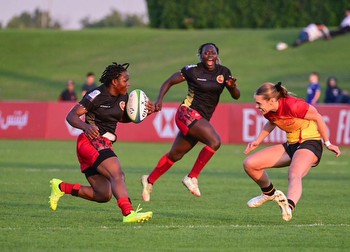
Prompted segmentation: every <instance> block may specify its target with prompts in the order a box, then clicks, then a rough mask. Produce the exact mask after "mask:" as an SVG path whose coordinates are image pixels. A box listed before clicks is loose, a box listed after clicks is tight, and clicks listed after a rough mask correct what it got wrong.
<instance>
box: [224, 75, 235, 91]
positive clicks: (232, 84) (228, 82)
mask: <svg viewBox="0 0 350 252" xmlns="http://www.w3.org/2000/svg"><path fill="white" fill-rule="evenodd" d="M236 81H237V79H236V78H233V77H232V76H230V77H229V79H228V80H226V85H227V86H228V87H229V88H236V87H237V83H236Z"/></svg>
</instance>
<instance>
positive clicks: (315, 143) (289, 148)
mask: <svg viewBox="0 0 350 252" xmlns="http://www.w3.org/2000/svg"><path fill="white" fill-rule="evenodd" d="M283 147H284V149H285V150H286V152H287V154H288V156H289V157H290V159H292V158H293V155H294V153H295V152H296V151H297V150H300V149H308V150H310V151H312V152H313V153H314V154H315V155H316V157H317V158H318V160H317V162H316V163H315V164H314V165H313V166H317V165H318V164H319V163H320V161H321V157H322V151H323V146H322V141H321V140H306V141H304V142H302V143H295V144H289V143H288V142H286V143H284V144H283Z"/></svg>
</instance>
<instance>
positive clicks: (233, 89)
mask: <svg viewBox="0 0 350 252" xmlns="http://www.w3.org/2000/svg"><path fill="white" fill-rule="evenodd" d="M236 81H237V79H235V78H233V77H232V76H230V77H229V79H228V80H226V88H227V90H228V91H229V92H230V95H231V97H232V98H233V99H235V100H238V99H239V97H241V91H240V90H239V88H238V86H237V82H236Z"/></svg>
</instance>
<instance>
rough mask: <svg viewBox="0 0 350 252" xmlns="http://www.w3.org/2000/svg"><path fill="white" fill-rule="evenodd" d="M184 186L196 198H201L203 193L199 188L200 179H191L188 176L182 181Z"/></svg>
mask: <svg viewBox="0 0 350 252" xmlns="http://www.w3.org/2000/svg"><path fill="white" fill-rule="evenodd" d="M182 184H183V185H184V186H186V187H187V189H188V190H189V191H190V192H191V193H192V194H193V195H195V196H197V197H200V196H201V192H200V191H199V187H198V179H197V178H190V177H188V176H185V177H184V178H183V179H182Z"/></svg>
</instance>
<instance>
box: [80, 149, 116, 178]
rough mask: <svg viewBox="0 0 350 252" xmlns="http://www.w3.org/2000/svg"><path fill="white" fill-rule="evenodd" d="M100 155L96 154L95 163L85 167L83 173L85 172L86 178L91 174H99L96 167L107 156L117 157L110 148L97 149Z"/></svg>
mask: <svg viewBox="0 0 350 252" xmlns="http://www.w3.org/2000/svg"><path fill="white" fill-rule="evenodd" d="M99 153H100V155H99V156H98V158H97V160H96V161H95V163H94V164H93V165H92V166H90V167H89V168H87V169H85V170H84V171H83V173H84V174H85V177H86V178H88V177H90V176H93V175H97V174H100V173H99V172H98V170H97V167H98V166H99V165H100V164H101V163H102V162H103V161H104V160H106V159H107V158H110V157H117V155H116V154H115V153H114V152H113V151H112V150H111V149H104V150H100V151H99Z"/></svg>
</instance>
